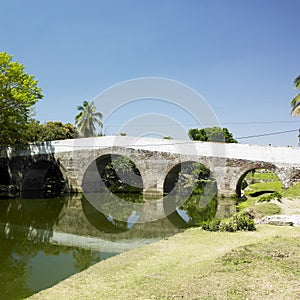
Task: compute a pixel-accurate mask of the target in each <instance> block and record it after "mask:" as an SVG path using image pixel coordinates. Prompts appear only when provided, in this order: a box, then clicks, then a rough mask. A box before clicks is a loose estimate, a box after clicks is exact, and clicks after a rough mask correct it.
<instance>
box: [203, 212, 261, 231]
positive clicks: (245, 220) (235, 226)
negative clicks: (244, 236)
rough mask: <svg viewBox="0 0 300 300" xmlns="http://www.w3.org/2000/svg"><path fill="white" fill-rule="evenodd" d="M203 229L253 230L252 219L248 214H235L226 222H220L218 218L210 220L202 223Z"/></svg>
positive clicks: (254, 228)
mask: <svg viewBox="0 0 300 300" xmlns="http://www.w3.org/2000/svg"><path fill="white" fill-rule="evenodd" d="M202 229H203V230H208V231H228V232H235V231H239V230H245V231H255V230H256V227H255V223H254V220H253V219H251V218H250V217H249V215H248V214H239V215H235V216H233V217H232V218H230V219H229V221H228V222H224V223H221V222H220V220H212V221H210V222H208V223H205V224H203V226H202Z"/></svg>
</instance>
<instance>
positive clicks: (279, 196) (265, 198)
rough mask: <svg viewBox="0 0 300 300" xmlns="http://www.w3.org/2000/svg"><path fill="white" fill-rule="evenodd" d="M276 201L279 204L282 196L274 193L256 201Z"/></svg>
mask: <svg viewBox="0 0 300 300" xmlns="http://www.w3.org/2000/svg"><path fill="white" fill-rule="evenodd" d="M273 199H276V200H278V201H279V202H280V200H281V199H282V195H281V194H280V193H279V192H274V193H272V194H270V195H268V196H263V197H260V198H259V199H258V202H270V201H271V200H273Z"/></svg>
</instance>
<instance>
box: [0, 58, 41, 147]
mask: <svg viewBox="0 0 300 300" xmlns="http://www.w3.org/2000/svg"><path fill="white" fill-rule="evenodd" d="M24 68H25V67H24V65H22V64H20V63H19V62H18V61H15V62H13V61H12V56H10V55H9V54H7V53H6V52H0V146H8V145H13V144H17V143H23V142H24V133H25V131H26V124H27V123H28V121H29V118H30V114H31V112H32V110H33V107H34V104H35V103H36V102H37V101H38V100H39V99H42V98H43V95H42V91H41V88H39V87H38V86H37V80H35V79H34V76H32V75H29V74H28V73H25V72H24Z"/></svg>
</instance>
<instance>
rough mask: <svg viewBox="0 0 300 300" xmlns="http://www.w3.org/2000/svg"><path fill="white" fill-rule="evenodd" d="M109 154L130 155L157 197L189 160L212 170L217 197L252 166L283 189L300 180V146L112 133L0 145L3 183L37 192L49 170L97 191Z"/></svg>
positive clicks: (72, 186) (148, 192)
mask: <svg viewBox="0 0 300 300" xmlns="http://www.w3.org/2000/svg"><path fill="white" fill-rule="evenodd" d="M111 155H118V156H125V157H127V158H129V159H130V160H131V161H132V162H133V163H134V164H135V166H136V167H137V168H138V170H139V172H140V175H141V179H142V185H143V187H142V188H143V192H144V195H145V196H149V197H152V196H153V197H155V198H160V197H161V196H162V195H163V194H164V192H165V191H166V187H165V185H166V178H168V179H169V180H174V181H176V175H178V173H179V172H180V167H181V166H182V165H183V164H185V163H189V162H197V163H201V164H203V165H204V166H206V167H207V168H208V169H209V170H210V171H211V174H212V176H213V177H214V178H215V180H216V183H217V188H218V195H219V196H222V195H223V196H225V197H228V196H231V195H232V194H237V195H239V194H240V191H241V183H242V180H243V178H244V177H245V176H246V174H247V173H248V172H249V171H251V170H253V169H268V170H270V171H272V172H274V173H275V174H276V175H277V176H278V177H279V179H280V180H281V181H282V185H283V187H284V188H287V187H290V186H292V185H293V184H295V183H297V182H299V181H300V148H293V147H272V146H258V145H247V144H225V143H209V142H193V141H179V140H164V139H154V138H141V137H136V138H134V137H127V136H124V137H109V136H108V137H96V138H82V139H74V140H62V141H51V142H44V143H39V144H31V145H29V146H24V147H23V148H20V147H19V148H6V149H2V151H1V155H0V185H1V186H3V185H6V186H14V187H15V188H16V189H19V190H20V191H21V192H23V193H26V192H27V191H29V192H32V191H35V192H39V191H40V190H41V189H42V188H43V186H45V184H47V182H46V183H45V177H46V174H48V175H49V172H50V174H53V175H54V174H57V173H59V174H60V175H61V177H60V182H57V184H62V185H63V186H64V189H65V190H66V191H71V192H72V191H79V192H80V191H82V190H84V189H85V188H87V189H88V190H89V191H92V192H98V191H99V189H102V190H103V188H105V187H103V186H102V187H99V186H100V185H99V181H101V177H100V175H99V172H100V171H101V169H103V168H104V167H105V164H106V163H107V161H108V160H109V158H110V157H111Z"/></svg>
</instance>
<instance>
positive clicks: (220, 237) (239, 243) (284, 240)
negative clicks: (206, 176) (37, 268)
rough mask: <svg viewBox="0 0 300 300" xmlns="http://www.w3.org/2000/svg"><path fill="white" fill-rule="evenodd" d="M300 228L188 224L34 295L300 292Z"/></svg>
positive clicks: (286, 296) (278, 294) (118, 296)
mask: <svg viewBox="0 0 300 300" xmlns="http://www.w3.org/2000/svg"><path fill="white" fill-rule="evenodd" d="M299 269H300V228H299V227H298V228H297V227H289V226H271V225H258V226H257V231H255V232H236V233H228V232H206V231H203V230H201V229H199V228H194V229H189V230H187V231H185V232H184V233H180V234H177V235H175V236H173V237H171V238H169V239H166V240H161V241H159V242H157V243H154V244H150V245H147V246H144V247H141V248H138V249H134V250H132V251H129V252H126V253H122V254H120V255H118V256H115V257H112V258H110V259H108V260H105V261H103V262H100V263H98V264H96V265H94V266H92V267H90V268H88V269H87V270H85V271H83V272H81V273H79V274H76V275H74V276H71V277H70V278H68V279H66V280H64V281H62V282H60V283H59V284H57V285H55V286H53V287H52V288H50V289H47V290H44V291H41V292H39V293H38V294H35V295H33V296H32V297H31V298H30V299H245V298H248V299H258V298H260V299H262V298H263V299H276V298H277V299H283V298H284V299H298V298H299V297H300V284H299V282H300V272H299Z"/></svg>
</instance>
